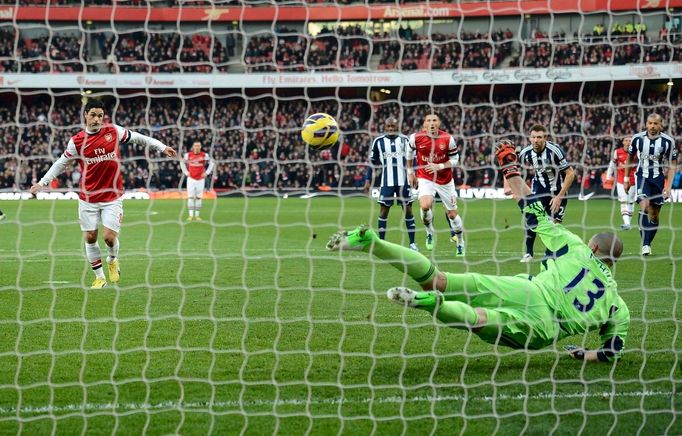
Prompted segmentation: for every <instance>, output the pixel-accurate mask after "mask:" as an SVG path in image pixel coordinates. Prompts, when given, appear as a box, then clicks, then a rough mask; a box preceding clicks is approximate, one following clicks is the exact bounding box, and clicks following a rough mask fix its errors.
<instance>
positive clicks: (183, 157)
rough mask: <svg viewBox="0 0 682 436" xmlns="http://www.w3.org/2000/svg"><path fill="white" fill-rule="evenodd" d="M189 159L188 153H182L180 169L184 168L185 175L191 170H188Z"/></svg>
mask: <svg viewBox="0 0 682 436" xmlns="http://www.w3.org/2000/svg"><path fill="white" fill-rule="evenodd" d="M187 159H188V153H185V154H183V155H182V159H180V169H181V170H182V174H184V175H185V177H187V176H189V171H187V164H186V163H185V162H187Z"/></svg>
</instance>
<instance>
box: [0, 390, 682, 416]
mask: <svg viewBox="0 0 682 436" xmlns="http://www.w3.org/2000/svg"><path fill="white" fill-rule="evenodd" d="M680 395H682V393H673V392H665V391H632V392H616V393H615V394H614V393H611V392H596V393H585V392H573V393H554V392H540V393H537V394H531V395H526V394H517V395H506V394H501V395H497V396H487V395H486V396H466V395H437V396H432V395H424V396H416V397H407V398H403V397H401V396H390V397H374V398H368V397H365V398H325V399H322V400H318V399H311V398H291V399H281V400H247V401H236V400H233V401H216V402H213V403H209V402H186V403H178V402H174V401H163V402H160V403H85V404H66V405H63V406H54V405H46V406H21V407H20V408H17V407H0V415H5V416H9V415H16V414H46V413H50V414H54V413H66V412H78V411H85V412H92V411H102V410H110V411H112V412H123V411H130V410H159V409H169V410H182V409H192V410H197V409H198V410H209V409H210V410H214V409H241V408H244V407H261V406H264V407H267V408H272V407H274V406H302V405H339V404H370V403H378V404H386V403H390V404H403V403H419V402H426V403H438V402H452V401H459V402H461V401H481V402H485V403H493V402H498V401H527V400H550V399H576V398H578V399H583V398H600V399H608V398H610V397H624V398H627V397H637V398H640V397H673V396H676V397H677V396H680Z"/></svg>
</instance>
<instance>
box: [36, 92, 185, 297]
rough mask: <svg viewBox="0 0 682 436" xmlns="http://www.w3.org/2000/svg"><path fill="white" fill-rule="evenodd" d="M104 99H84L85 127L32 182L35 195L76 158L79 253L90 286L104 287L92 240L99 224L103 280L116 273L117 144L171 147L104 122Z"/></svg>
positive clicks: (169, 152) (119, 182)
mask: <svg viewBox="0 0 682 436" xmlns="http://www.w3.org/2000/svg"><path fill="white" fill-rule="evenodd" d="M104 109H105V107H104V103H103V102H102V101H100V100H98V99H90V100H89V101H88V102H87V104H86V105H85V108H84V110H83V117H84V118H85V129H84V130H81V131H80V132H79V133H77V134H76V135H74V136H73V137H71V140H70V141H69V144H68V145H67V146H66V151H64V154H63V155H62V156H61V157H60V158H59V159H57V161H55V163H53V164H52V166H51V167H50V169H49V170H47V173H45V176H43V178H42V179H40V181H39V182H38V183H36V184H34V185H33V186H31V194H33V195H35V194H36V193H37V192H38V191H39V190H41V189H42V188H43V187H45V186H48V185H49V184H50V182H51V181H52V180H54V178H55V177H57V176H58V175H59V174H61V173H62V172H63V171H64V170H65V169H66V167H67V165H68V164H69V162H70V161H72V160H77V161H78V164H79V165H80V168H81V174H82V176H81V179H80V193H79V197H80V199H79V201H78V219H79V221H80V226H81V230H82V231H83V236H84V238H85V254H86V256H87V258H88V261H89V262H90V266H91V267H92V271H93V272H94V273H95V281H94V282H93V283H92V286H91V288H92V289H99V288H104V287H105V286H107V280H106V278H105V277H104V271H103V270H102V254H101V252H100V249H99V245H98V244H97V234H98V228H99V225H100V223H101V224H102V237H103V239H104V242H105V244H106V245H107V250H108V251H109V256H108V257H107V264H108V266H109V281H111V282H112V283H116V282H118V281H119V278H120V268H119V261H118V252H119V242H118V233H119V231H120V230H121V222H122V221H123V200H122V198H121V196H122V195H123V193H124V190H123V177H122V174H121V162H120V160H121V150H120V144H125V143H133V144H140V145H145V146H149V147H152V148H153V149H155V150H156V151H158V152H161V153H163V154H165V155H166V156H168V157H171V158H174V157H177V152H176V151H175V150H174V149H172V148H171V147H168V146H167V145H164V144H163V143H161V142H160V141H158V140H156V139H154V138H150V137H149V136H145V135H141V134H139V133H136V132H131V131H130V130H128V129H126V128H123V127H121V126H117V125H115V124H104Z"/></svg>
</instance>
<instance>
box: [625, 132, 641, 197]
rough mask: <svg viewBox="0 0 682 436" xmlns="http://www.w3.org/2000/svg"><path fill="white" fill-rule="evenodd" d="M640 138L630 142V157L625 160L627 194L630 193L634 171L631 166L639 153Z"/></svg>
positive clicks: (634, 138)
mask: <svg viewBox="0 0 682 436" xmlns="http://www.w3.org/2000/svg"><path fill="white" fill-rule="evenodd" d="M637 141H638V138H637V137H633V138H632V140H631V141H630V146H629V147H628V157H627V158H626V159H625V172H624V173H623V174H624V178H623V188H624V189H625V192H628V190H629V189H630V170H631V169H632V168H631V167H630V165H632V161H633V158H634V157H635V153H637V146H636V145H635V144H637Z"/></svg>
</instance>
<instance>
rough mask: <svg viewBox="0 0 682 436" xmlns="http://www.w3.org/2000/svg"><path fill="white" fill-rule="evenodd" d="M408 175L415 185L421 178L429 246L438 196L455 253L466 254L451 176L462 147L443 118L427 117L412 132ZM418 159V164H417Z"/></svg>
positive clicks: (422, 214) (427, 244)
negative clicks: (443, 124)
mask: <svg viewBox="0 0 682 436" xmlns="http://www.w3.org/2000/svg"><path fill="white" fill-rule="evenodd" d="M407 150H408V151H407V178H408V181H409V182H410V186H411V187H412V188H416V187H417V181H419V207H420V212H421V217H422V221H423V222H424V226H425V227H426V249H427V250H432V249H433V232H434V228H433V202H434V197H435V195H436V194H438V197H439V198H440V200H441V201H442V202H443V206H444V207H445V213H446V215H447V218H448V222H449V225H450V240H451V241H452V242H454V243H455V244H456V251H455V255H456V256H464V238H463V232H464V228H463V221H462V217H461V216H459V214H458V213H457V191H455V182H454V180H453V178H452V168H453V167H454V166H455V165H457V162H459V149H458V148H457V144H455V138H454V137H453V136H452V135H451V134H449V133H448V132H445V131H443V130H440V117H439V116H438V115H436V114H429V115H427V116H426V117H424V125H423V128H422V130H420V131H419V132H417V133H413V134H412V135H410V146H409V147H408V149H407ZM415 158H416V161H417V167H416V169H413V167H414V162H413V161H414V160H415Z"/></svg>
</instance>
